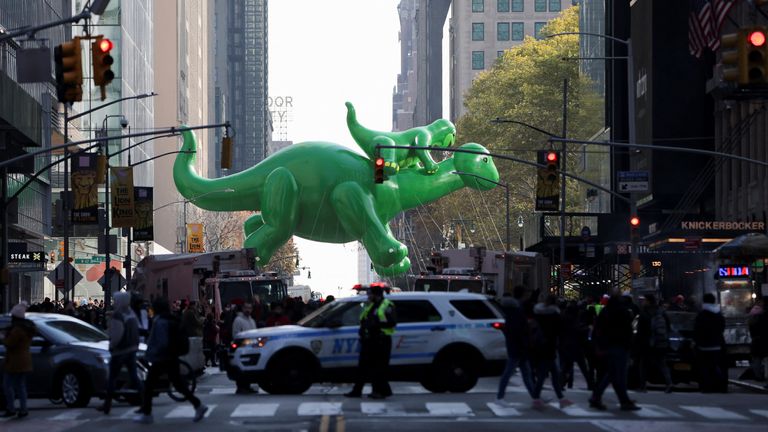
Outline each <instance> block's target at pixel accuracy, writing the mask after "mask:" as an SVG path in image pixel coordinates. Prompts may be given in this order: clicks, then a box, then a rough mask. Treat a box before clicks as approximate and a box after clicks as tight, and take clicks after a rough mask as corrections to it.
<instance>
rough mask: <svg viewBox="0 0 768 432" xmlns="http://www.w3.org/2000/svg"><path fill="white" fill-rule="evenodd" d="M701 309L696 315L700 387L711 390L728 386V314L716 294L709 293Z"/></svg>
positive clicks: (695, 327) (724, 389) (694, 339)
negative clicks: (726, 352)
mask: <svg viewBox="0 0 768 432" xmlns="http://www.w3.org/2000/svg"><path fill="white" fill-rule="evenodd" d="M702 301H703V302H704V303H703V304H702V307H701V312H699V314H698V315H696V323H695V325H694V328H693V342H694V343H695V344H696V363H697V364H698V371H699V388H700V389H701V391H702V392H705V393H711V392H716V391H722V392H725V391H727V390H728V373H727V369H726V365H725V353H724V350H725V337H724V336H723V332H724V331H725V318H723V314H722V313H721V312H720V305H718V304H716V303H715V301H716V299H715V295H714V294H712V293H706V294H704V296H703V297H702Z"/></svg>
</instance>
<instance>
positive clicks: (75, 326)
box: [38, 320, 109, 343]
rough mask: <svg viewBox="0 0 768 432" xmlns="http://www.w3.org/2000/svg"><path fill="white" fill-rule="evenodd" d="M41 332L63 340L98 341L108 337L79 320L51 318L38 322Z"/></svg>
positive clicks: (66, 341)
mask: <svg viewBox="0 0 768 432" xmlns="http://www.w3.org/2000/svg"><path fill="white" fill-rule="evenodd" d="M38 324H41V325H40V327H42V329H43V332H45V333H46V335H47V336H49V337H51V338H52V339H54V340H56V341H59V342H63V343H72V342H100V341H103V340H107V339H109V337H108V336H107V335H106V333H104V332H103V331H101V330H99V329H97V328H96V327H94V326H92V325H90V324H87V323H84V322H79V321H69V320H52V321H42V322H38Z"/></svg>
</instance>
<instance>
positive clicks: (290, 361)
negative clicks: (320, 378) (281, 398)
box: [265, 351, 317, 394]
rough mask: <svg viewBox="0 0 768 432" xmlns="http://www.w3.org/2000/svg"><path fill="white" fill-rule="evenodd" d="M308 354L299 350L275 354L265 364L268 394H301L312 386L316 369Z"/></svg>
mask: <svg viewBox="0 0 768 432" xmlns="http://www.w3.org/2000/svg"><path fill="white" fill-rule="evenodd" d="M313 360H314V359H312V358H311V357H310V355H309V354H306V353H303V352H301V351H291V352H284V353H281V354H280V355H277V356H275V357H274V358H273V359H272V361H270V362H269V366H267V375H268V376H269V377H270V379H269V381H270V383H269V384H268V385H267V388H266V389H265V390H267V391H269V389H271V390H272V391H269V393H270V394H302V393H304V392H305V391H307V390H309V388H310V387H311V386H312V377H313V376H314V375H315V371H316V369H317V367H316V365H315V362H314V361H313Z"/></svg>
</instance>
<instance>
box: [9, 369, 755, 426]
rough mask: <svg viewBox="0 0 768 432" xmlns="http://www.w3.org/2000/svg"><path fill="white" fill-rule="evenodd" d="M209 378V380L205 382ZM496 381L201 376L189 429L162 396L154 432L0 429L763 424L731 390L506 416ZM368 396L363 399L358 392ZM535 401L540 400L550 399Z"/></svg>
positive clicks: (43, 407) (654, 394)
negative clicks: (381, 396) (275, 392)
mask: <svg viewBox="0 0 768 432" xmlns="http://www.w3.org/2000/svg"><path fill="white" fill-rule="evenodd" d="M211 372H212V373H211ZM496 382H497V381H496V379H495V378H485V379H482V380H480V382H479V383H478V385H477V386H476V387H475V388H474V389H473V390H472V391H471V392H470V393H468V394H432V393H429V392H427V391H426V390H424V389H423V388H422V387H421V386H420V385H418V384H414V383H394V385H393V390H394V392H395V395H394V396H393V397H391V398H389V399H387V400H386V401H385V402H380V401H371V400H370V399H365V398H364V399H348V398H345V397H343V396H342V394H343V393H345V392H347V391H349V386H347V385H342V386H331V385H315V386H313V387H312V388H311V389H310V390H309V391H308V392H307V393H306V394H304V395H301V396H272V395H267V394H255V395H249V396H242V395H235V394H234V390H235V389H234V384H233V383H232V382H230V381H229V380H227V379H226V376H224V375H223V374H221V373H218V370H215V369H209V374H207V375H206V376H205V377H203V378H202V379H201V382H200V383H199V385H198V390H197V395H198V396H200V397H201V399H202V400H203V402H204V403H205V404H207V405H208V406H209V407H210V408H211V409H210V411H209V414H208V415H207V417H206V419H205V420H204V421H202V422H200V423H198V424H195V423H192V408H191V406H190V405H189V404H187V403H175V402H173V401H172V400H171V399H169V398H168V397H167V396H165V395H163V396H161V397H159V398H157V399H156V400H155V405H154V412H153V413H154V417H155V423H154V424H153V425H137V424H135V423H133V422H131V417H132V414H133V410H134V408H133V407H129V406H128V405H125V404H117V405H116V406H115V407H114V408H113V412H112V414H111V415H110V416H105V415H103V414H101V413H99V412H98V411H96V409H95V407H96V406H98V405H99V403H100V401H99V400H98V399H94V400H92V401H91V404H90V406H89V407H87V408H82V409H66V408H63V407H61V406H55V405H52V404H51V403H50V402H48V401H47V400H32V401H31V404H30V406H31V410H30V415H29V417H28V418H26V419H23V420H16V419H13V420H1V421H0V422H1V423H0V425H2V426H1V427H0V429H2V430H3V432H22V431H23V432H43V431H44V432H59V431H68V430H72V431H75V430H76V431H97V430H98V431H135V430H142V429H146V430H170V429H173V428H175V427H181V428H184V430H185V431H204V430H211V428H215V430H217V431H218V430H232V431H235V430H238V431H243V430H248V431H363V430H365V431H390V430H394V429H397V430H398V431H431V430H441V431H463V432H467V431H473V430H484V431H497V430H498V431H501V430H510V429H511V428H515V429H518V430H533V431H544V430H549V429H551V428H552V427H556V428H557V430H559V431H569V430H573V431H576V430H578V431H641V430H643V431H644V430H653V431H673V430H674V431H682V432H685V431H694V430H695V431H697V432H708V431H715V430H728V431H758V430H764V429H765V424H766V421H768V407H766V406H765V400H766V399H765V398H766V395H765V394H757V393H753V392H751V391H749V390H743V389H741V388H739V387H731V392H730V393H729V394H727V395H723V394H701V393H698V392H696V391H695V390H693V389H692V388H691V389H685V388H683V387H684V386H681V387H680V388H681V390H680V391H679V392H675V393H672V394H664V393H663V392H661V391H660V389H653V390H652V391H650V392H648V393H630V395H631V397H632V398H634V399H635V400H637V402H638V403H639V404H640V405H641V406H642V407H643V409H642V410H640V411H637V412H623V411H619V409H618V403H617V401H616V399H615V397H614V395H613V392H612V390H608V391H607V393H606V396H605V398H604V401H605V402H606V404H607V405H608V407H609V408H608V411H604V412H600V411H595V410H591V409H589V408H588V407H587V399H588V397H589V393H588V392H587V391H586V389H585V388H584V385H583V382H577V383H576V384H575V386H574V388H573V389H571V390H568V391H567V392H566V396H567V397H569V398H571V399H572V400H573V401H574V402H575V403H576V404H575V405H574V406H572V407H569V408H567V409H564V410H561V409H559V408H558V407H557V403H556V402H552V403H550V406H549V407H547V408H546V409H545V410H544V411H536V410H533V409H531V407H530V398H529V397H528V396H527V394H525V393H524V390H523V389H522V386H521V384H520V381H519V379H518V377H515V378H513V380H512V383H511V384H510V386H509V389H508V393H507V400H508V401H510V402H512V403H511V404H510V405H509V406H500V405H497V404H496V403H494V400H495V385H496ZM367 390H368V389H366V391H367ZM552 396H553V395H552V393H551V391H548V390H546V387H545V391H544V397H552Z"/></svg>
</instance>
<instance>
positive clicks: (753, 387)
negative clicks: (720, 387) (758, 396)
mask: <svg viewBox="0 0 768 432" xmlns="http://www.w3.org/2000/svg"><path fill="white" fill-rule="evenodd" d="M728 382H729V383H731V384H733V385H737V386H739V387H745V388H748V389H751V390H755V391H758V392H760V393H768V388H766V387H765V386H763V385H760V384H753V383H751V382H748V381H742V380H737V379H729V380H728Z"/></svg>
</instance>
